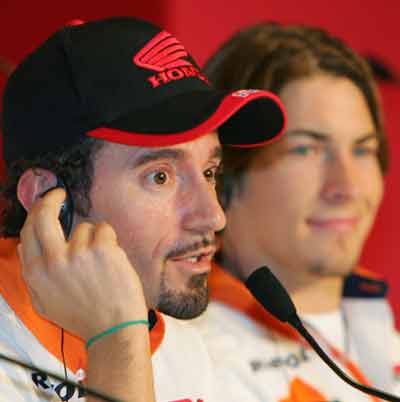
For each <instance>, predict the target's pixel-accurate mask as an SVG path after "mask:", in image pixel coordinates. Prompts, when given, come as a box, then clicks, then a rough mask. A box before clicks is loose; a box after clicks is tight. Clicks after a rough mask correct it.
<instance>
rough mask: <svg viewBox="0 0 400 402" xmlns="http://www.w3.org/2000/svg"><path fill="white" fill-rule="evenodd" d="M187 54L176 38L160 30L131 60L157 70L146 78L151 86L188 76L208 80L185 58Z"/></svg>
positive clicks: (155, 86)
mask: <svg viewBox="0 0 400 402" xmlns="http://www.w3.org/2000/svg"><path fill="white" fill-rule="evenodd" d="M188 56H189V54H188V52H187V51H186V49H185V48H184V47H183V45H182V44H181V43H180V42H179V41H178V40H177V39H176V38H174V37H173V36H172V35H171V34H170V33H168V32H165V31H162V32H160V33H159V34H157V35H156V36H155V37H154V38H153V39H151V40H150V41H149V42H148V43H147V44H146V45H145V46H144V47H143V48H142V49H141V50H140V51H139V52H138V53H137V54H136V55H135V56H134V58H133V61H134V63H135V64H136V65H137V66H139V67H142V68H145V69H147V70H153V71H157V73H158V74H156V75H153V76H151V77H149V78H148V79H147V80H148V81H149V82H150V84H151V85H152V87H153V88H157V87H159V86H160V85H163V84H167V83H168V82H171V81H176V80H180V79H182V78H188V77H197V78H199V79H201V80H203V81H205V82H208V81H207V78H206V77H205V76H204V74H203V73H202V72H201V71H200V70H199V69H198V68H197V67H195V66H194V65H193V64H192V63H191V62H190V61H189V60H187V59H186V57H188Z"/></svg>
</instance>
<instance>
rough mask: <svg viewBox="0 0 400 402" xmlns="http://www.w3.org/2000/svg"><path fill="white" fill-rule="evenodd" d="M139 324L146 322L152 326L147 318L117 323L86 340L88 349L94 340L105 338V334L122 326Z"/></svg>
mask: <svg viewBox="0 0 400 402" xmlns="http://www.w3.org/2000/svg"><path fill="white" fill-rule="evenodd" d="M139 324H144V325H147V326H148V327H149V326H150V323H149V322H148V321H147V320H136V321H126V322H123V323H121V324H118V325H116V326H115V327H111V328H109V329H106V330H105V331H103V332H100V333H99V334H97V335H95V336H93V337H92V338H90V339H89V340H88V341H87V342H86V349H89V347H90V346H91V345H93V343H94V342H96V341H97V340H98V339H100V338H103V336H107V335H110V334H112V333H113V332H117V331H119V330H120V329H122V328H125V327H129V326H130V325H139Z"/></svg>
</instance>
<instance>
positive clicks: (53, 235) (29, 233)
mask: <svg viewBox="0 0 400 402" xmlns="http://www.w3.org/2000/svg"><path fill="white" fill-rule="evenodd" d="M64 199H65V191H64V190H63V189H55V190H52V191H50V192H49V193H48V194H46V195H45V196H44V197H43V198H42V199H39V200H37V201H36V202H35V204H34V205H33V207H32V210H31V211H30V212H29V214H28V217H27V220H26V222H25V224H24V227H23V229H22V231H21V242H22V255H23V258H24V260H25V263H27V264H28V263H29V262H30V261H32V259H35V258H37V257H44V258H45V259H46V260H48V259H53V258H54V257H56V256H60V255H62V254H63V253H64V251H65V247H66V241H65V237H64V233H63V230H62V227H61V224H60V221H59V219H58V216H59V213H60V209H61V205H62V203H63V201H64Z"/></svg>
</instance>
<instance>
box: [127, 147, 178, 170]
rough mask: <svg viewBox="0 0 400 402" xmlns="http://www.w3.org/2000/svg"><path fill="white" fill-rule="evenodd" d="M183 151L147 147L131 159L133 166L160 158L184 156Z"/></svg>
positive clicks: (171, 158) (172, 158) (175, 158)
mask: <svg viewBox="0 0 400 402" xmlns="http://www.w3.org/2000/svg"><path fill="white" fill-rule="evenodd" d="M184 154H185V153H184V151H182V150H181V149H171V148H165V149H159V148H157V149H149V150H146V151H144V152H143V153H142V154H141V155H139V156H138V157H137V158H135V160H134V161H133V167H138V166H142V165H145V164H146V163H149V162H154V161H158V160H161V159H170V160H179V159H182V158H183V157H184Z"/></svg>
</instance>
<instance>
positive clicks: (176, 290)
mask: <svg viewBox="0 0 400 402" xmlns="http://www.w3.org/2000/svg"><path fill="white" fill-rule="evenodd" d="M220 160H221V148H220V144H219V140H218V137H217V135H216V134H215V133H211V134H208V135H205V136H203V137H201V138H199V139H196V140H194V141H191V142H188V143H185V144H180V145H176V146H171V147H162V148H143V147H130V146H125V145H119V144H111V143H108V144H106V145H105V146H104V147H103V148H102V149H101V150H100V151H99V153H98V154H97V157H96V160H95V163H94V166H95V174H94V180H93V185H92V188H91V192H90V198H91V202H92V208H91V211H90V214H89V220H91V221H93V222H101V221H105V222H107V223H109V224H111V225H112V226H113V228H114V230H115V231H116V233H117V236H118V241H119V244H120V246H121V247H122V248H123V249H124V250H125V252H126V253H127V255H128V257H129V259H130V261H131V263H132V265H133V266H134V268H135V269H136V270H137V272H138V273H139V276H140V278H141V280H142V283H143V287H144V292H145V297H146V301H147V303H148V306H149V307H158V308H159V309H160V310H161V311H163V312H165V313H167V314H169V315H172V316H176V317H180V318H190V317H194V316H197V315H198V314H200V313H201V312H202V311H203V310H204V309H205V307H206V305H207V301H208V293H207V274H208V272H209V270H210V262H211V258H212V257H213V254H214V252H215V242H214V233H215V232H216V231H218V230H221V229H222V228H223V227H224V225H225V216H224V214H223V212H222V210H221V208H220V205H219V203H218V201H217V197H216V192H215V179H216V177H215V175H216V173H217V170H218V167H219V165H220ZM86 219H87V218H86ZM116 291H118V289H116Z"/></svg>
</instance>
